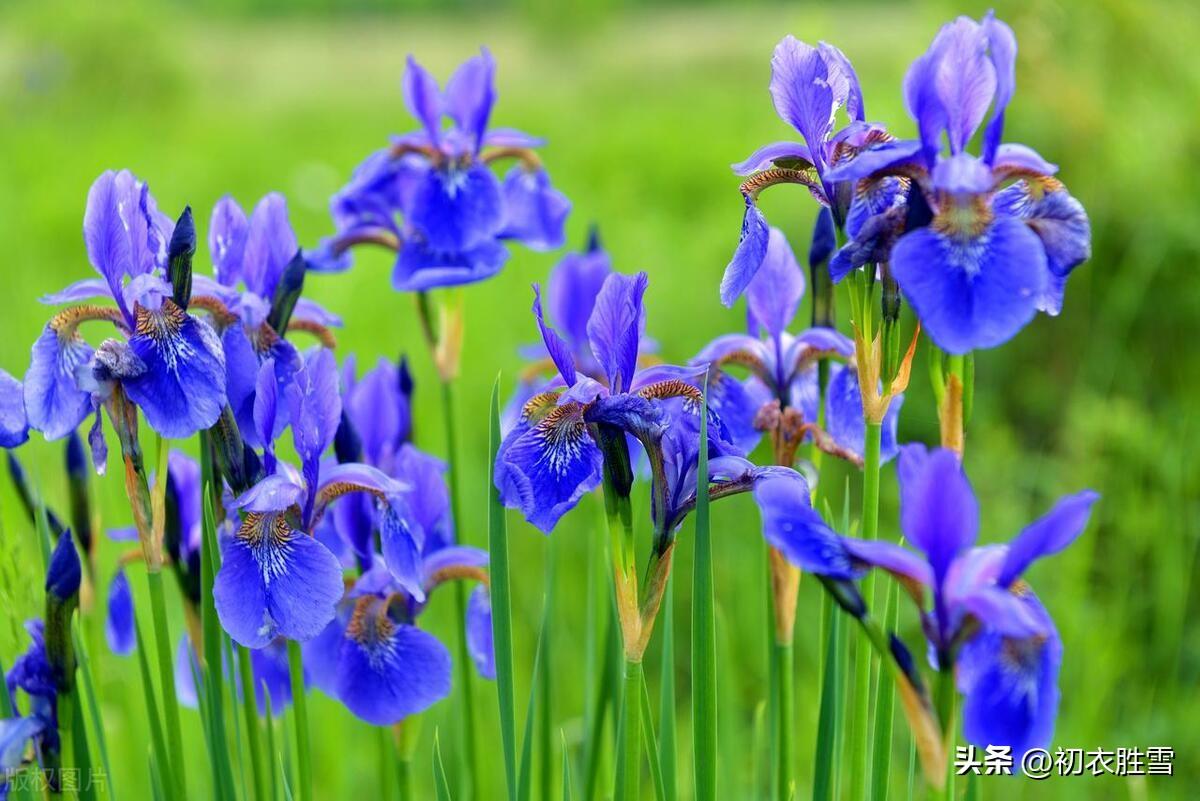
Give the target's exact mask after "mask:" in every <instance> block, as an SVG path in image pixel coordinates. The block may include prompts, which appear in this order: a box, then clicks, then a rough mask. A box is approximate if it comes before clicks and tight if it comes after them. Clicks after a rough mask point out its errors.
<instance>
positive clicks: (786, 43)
mask: <svg viewBox="0 0 1200 801" xmlns="http://www.w3.org/2000/svg"><path fill="white" fill-rule="evenodd" d="M771 97H772V98H773V99H774V101H775V111H776V113H778V114H779V116H780V117H782V118H783V119H784V120H785V121H787V122H788V123H789V124H791V126H792V127H793V128H795V129H796V130H797V131H799V132H800V135H801V136H803V137H804V141H805V142H807V143H808V147H809V151H810V152H811V153H812V157H813V164H814V166H816V168H817V172H818V173H821V172H823V171H824V167H825V159H824V153H823V150H824V146H825V139H826V138H828V136H829V134H830V132H831V131H832V130H833V114H834V111H835V108H836V107H835V105H834V93H833V86H832V85H831V82H830V76H829V69H828V67H827V66H826V64H825V59H823V58H822V57H821V53H820V51H819V50H817V48H815V47H812V46H811V45H808V44H805V43H804V42H801V41H800V40H799V39H797V38H796V37H794V36H791V35H788V36H785V37H784V38H783V40H782V41H780V43H779V44H778V45H776V46H775V53H774V55H773V56H772V57H771Z"/></svg>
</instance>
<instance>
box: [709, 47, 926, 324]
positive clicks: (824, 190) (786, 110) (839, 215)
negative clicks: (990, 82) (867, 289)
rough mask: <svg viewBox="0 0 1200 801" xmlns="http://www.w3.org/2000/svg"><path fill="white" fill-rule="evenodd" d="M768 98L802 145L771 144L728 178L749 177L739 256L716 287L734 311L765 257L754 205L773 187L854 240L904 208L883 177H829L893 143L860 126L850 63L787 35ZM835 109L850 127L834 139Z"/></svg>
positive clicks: (898, 189) (895, 186) (893, 182)
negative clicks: (785, 186) (815, 207)
mask: <svg viewBox="0 0 1200 801" xmlns="http://www.w3.org/2000/svg"><path fill="white" fill-rule="evenodd" d="M771 98H772V99H773V100H774V103H775V111H776V112H777V113H778V114H779V116H780V118H781V119H783V120H784V121H785V122H787V123H788V124H789V125H791V126H792V127H793V128H794V129H795V130H796V132H797V133H799V134H800V136H801V138H803V139H804V141H803V142H792V141H785V142H772V143H771V144H769V145H765V146H763V147H761V148H759V149H758V150H756V151H754V152H753V153H752V154H750V156H749V157H748V158H747V159H746V160H745V161H742V162H740V163H738V164H734V165H733V171H734V172H735V173H736V174H738V175H743V176H748V177H747V180H746V181H745V182H744V183H743V184H742V195H743V198H744V200H745V212H744V216H743V218H742V232H741V236H740V238H739V240H738V246H737V249H736V250H735V251H734V254H733V258H732V260H731V261H730V262H729V266H728V267H726V268H725V276H724V278H723V279H722V281H721V302H722V303H724V304H725V305H726V306H732V305H733V303H734V301H735V300H737V298H739V297H740V296H741V295H742V293H743V292H745V291H746V288H747V287H748V286H749V284H750V281H751V279H753V278H754V275H755V274H756V273H757V272H758V270H759V267H760V266H761V265H762V264H763V260H764V259H765V258H766V257H767V251H768V247H769V238H770V231H769V226H768V224H767V219H766V217H765V216H763V213H762V211H760V210H759V208H758V205H757V200H758V195H759V193H760V192H761V191H762V190H763V189H765V188H767V187H768V186H772V185H774V184H778V183H794V184H802V185H804V186H806V187H808V189H809V191H810V192H811V193H812V195H813V197H814V198H816V200H817V201H818V202H819V203H821V205H823V206H825V207H827V208H829V209H830V210H831V211H832V213H833V216H834V219H835V221H836V222H837V225H838V227H839V228H842V227H844V228H845V229H846V230H847V231H848V232H849V233H850V234H851V235H852V236H853V235H854V233H856V232H857V230H858V228H859V227H860V226H861V225H862V224H863V222H864V220H866V219H867V218H868V217H870V216H871V215H872V214H874V213H882V212H884V211H885V210H887V209H890V208H893V207H895V206H897V205H899V204H901V203H902V201H903V198H904V190H905V188H906V184H905V183H904V181H903V180H902V179H899V178H896V177H891V176H889V177H886V178H884V179H881V180H879V181H871V182H862V184H861V185H859V186H858V187H857V191H853V192H852V191H851V190H852V189H854V188H855V187H854V185H853V184H852V183H846V182H844V181H843V180H841V179H837V180H834V179H833V177H832V175H831V173H832V170H833V169H834V168H835V167H836V166H838V165H840V164H843V163H845V162H846V161H848V160H850V159H852V158H854V156H855V154H856V153H857V152H858V151H859V150H861V149H862V148H864V147H867V146H869V145H871V144H873V143H875V142H879V141H886V140H888V139H890V138H891V137H890V136H889V135H888V134H887V132H886V131H885V130H884V128H883V127H882V126H880V125H878V124H876V123H868V122H866V121H865V117H864V109H863V97H862V90H861V88H860V87H859V85H858V76H857V75H855V73H854V68H853V67H852V66H851V65H850V61H849V59H847V58H846V56H845V54H843V53H842V51H841V50H838V49H837V48H836V47H834V46H833V45H831V44H827V43H825V42H819V43H818V44H817V46H816V47H813V46H811V45H808V44H805V43H804V42H802V41H800V40H798V39H796V38H795V37H793V36H786V37H784V39H783V40H782V41H780V43H779V44H778V45H776V47H775V54H774V56H773V57H772V58H771ZM839 109H845V112H846V116H847V117H848V118H849V122H848V124H847V125H846V126H845V127H844V128H842V129H840V130H839V131H837V132H836V133H835V132H834V122H835V120H836V118H837V112H838V110H839Z"/></svg>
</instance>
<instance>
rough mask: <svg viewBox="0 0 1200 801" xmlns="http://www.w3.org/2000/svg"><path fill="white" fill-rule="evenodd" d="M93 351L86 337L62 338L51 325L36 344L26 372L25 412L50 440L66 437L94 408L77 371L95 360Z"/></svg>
mask: <svg viewBox="0 0 1200 801" xmlns="http://www.w3.org/2000/svg"><path fill="white" fill-rule="evenodd" d="M92 353H93V351H92V347H91V346H90V345H88V344H87V343H86V342H84V341H83V339H82V338H80V337H79V336H77V335H75V334H72V335H70V336H68V337H66V338H64V337H61V336H60V335H59V333H58V332H57V331H55V330H54V328H53V327H52V326H51V325H49V324H47V325H46V327H45V328H44V329H42V334H41V336H39V337H38V338H37V340H36V341H35V342H34V343H33V349H32V352H31V355H30V361H29V370H28V371H27V372H26V373H25V382H24V396H25V397H24V400H25V413H26V415H27V416H28V419H29V425H30V426H31V427H32V428H35V429H37V430H38V431H41V432H42V434H43V435H44V436H45V437H46V439H49V440H55V439H61V438H62V437H65V436H66V435H67V434H69V433H70V432H72V431H74V430H75V429H76V428H78V427H79V424H80V423H82V422H83V420H84V418H85V417H87V415H88V412H89V411H90V410H91V407H92V400H91V396H90V395H89V394H88V393H87V392H84V391H83V390H81V389H79V387H78V385H77V384H76V381H75V372H76V370H78V369H80V368H81V367H83V366H84V365H86V364H87V362H88V361H90V360H91V358H92Z"/></svg>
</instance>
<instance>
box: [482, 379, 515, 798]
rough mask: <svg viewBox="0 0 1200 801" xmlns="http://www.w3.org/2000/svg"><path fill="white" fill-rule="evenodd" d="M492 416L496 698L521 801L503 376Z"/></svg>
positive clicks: (511, 788) (508, 767) (507, 762)
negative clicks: (502, 483)
mask: <svg viewBox="0 0 1200 801" xmlns="http://www.w3.org/2000/svg"><path fill="white" fill-rule="evenodd" d="M490 408H491V412H490V414H489V416H488V421H489V423H488V433H489V438H488V454H489V458H488V552H489V554H490V562H489V568H488V570H489V572H490V574H491V596H492V642H493V647H494V650H495V656H496V696H497V699H498V701H499V704H500V741H501V746H502V748H503V751H504V776H505V779H506V781H507V787H508V798H509V801H517V749H516V727H515V713H514V711H513V704H514V701H513V698H514V694H515V691H514V687H513V656H512V650H513V645H512V595H511V591H510V587H509V575H508V529H507V521H506V520H505V516H504V504H502V503H501V502H500V491H499V490H498V489H496V476H495V470H496V452H497V451H498V450H499V448H500V376H496V382H495V383H494V384H493V385H492V401H491V406H490Z"/></svg>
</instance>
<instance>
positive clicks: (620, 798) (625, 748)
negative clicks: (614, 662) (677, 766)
mask: <svg viewBox="0 0 1200 801" xmlns="http://www.w3.org/2000/svg"><path fill="white" fill-rule="evenodd" d="M621 707H622V709H621V751H620V753H619V754H618V756H617V784H616V794H615V798H616V801H637V798H638V788H639V785H640V784H641V778H642V771H641V765H642V759H641V757H642V714H641V713H642V663H641V662H632V661H629V660H626V662H625V687H624V689H623V690H622V692H621Z"/></svg>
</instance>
